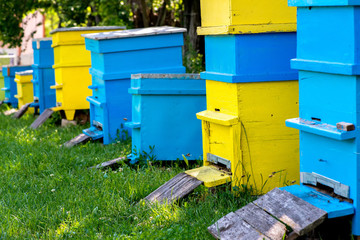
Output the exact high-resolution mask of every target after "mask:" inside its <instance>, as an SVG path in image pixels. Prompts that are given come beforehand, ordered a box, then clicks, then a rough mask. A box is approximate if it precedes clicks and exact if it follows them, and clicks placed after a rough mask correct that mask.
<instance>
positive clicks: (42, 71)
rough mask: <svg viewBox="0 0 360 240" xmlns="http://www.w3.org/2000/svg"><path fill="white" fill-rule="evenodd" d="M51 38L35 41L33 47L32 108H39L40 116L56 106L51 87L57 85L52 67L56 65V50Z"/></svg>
mask: <svg viewBox="0 0 360 240" xmlns="http://www.w3.org/2000/svg"><path fill="white" fill-rule="evenodd" d="M51 44H52V40H51V38H39V39H34V40H33V42H32V47H33V51H34V64H33V65H32V67H33V70H34V71H33V80H32V82H33V85H34V103H33V104H32V105H31V106H32V107H37V106H38V107H39V109H40V114H41V113H42V112H43V111H44V110H45V109H47V108H52V107H55V106H56V95H55V89H50V86H52V85H55V73H54V69H53V68H52V65H53V64H54V50H53V48H52V47H51Z"/></svg>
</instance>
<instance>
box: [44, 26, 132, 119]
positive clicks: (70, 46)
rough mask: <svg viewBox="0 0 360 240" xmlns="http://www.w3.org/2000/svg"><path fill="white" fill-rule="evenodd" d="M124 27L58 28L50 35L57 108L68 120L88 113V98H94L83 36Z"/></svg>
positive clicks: (89, 58)
mask: <svg viewBox="0 0 360 240" xmlns="http://www.w3.org/2000/svg"><path fill="white" fill-rule="evenodd" d="M124 28H125V27H74V28H58V29H56V30H54V31H52V32H51V34H52V40H53V43H52V47H53V48H54V65H53V68H54V69H55V82H56V85H54V86H51V89H55V90H56V108H54V109H53V110H55V111H59V110H64V112H65V115H66V118H67V119H68V120H73V119H74V116H75V111H76V110H80V109H89V102H88V101H86V97H87V96H90V95H91V90H90V89H88V86H90V85H91V75H90V73H89V68H90V67H91V57H90V52H89V51H87V50H86V49H85V39H84V38H83V37H82V36H81V34H86V33H97V32H109V31H115V30H121V29H124Z"/></svg>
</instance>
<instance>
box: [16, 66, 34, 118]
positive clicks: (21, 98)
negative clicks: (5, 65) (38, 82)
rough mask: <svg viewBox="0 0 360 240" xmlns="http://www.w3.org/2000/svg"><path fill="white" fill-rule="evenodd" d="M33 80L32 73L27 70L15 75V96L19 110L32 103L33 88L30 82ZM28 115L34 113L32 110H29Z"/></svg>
mask: <svg viewBox="0 0 360 240" xmlns="http://www.w3.org/2000/svg"><path fill="white" fill-rule="evenodd" d="M32 79H33V71H32V70H27V71H23V72H16V73H15V82H16V86H17V95H15V98H17V99H18V107H19V109H20V108H21V107H22V106H24V105H25V104H27V103H32V102H33V101H34V88H33V84H32V82H31V80H32ZM28 112H29V113H34V108H29V110H28Z"/></svg>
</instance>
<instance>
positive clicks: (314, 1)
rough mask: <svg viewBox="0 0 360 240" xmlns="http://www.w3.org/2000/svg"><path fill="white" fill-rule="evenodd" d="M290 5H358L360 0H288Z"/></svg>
mask: <svg viewBox="0 0 360 240" xmlns="http://www.w3.org/2000/svg"><path fill="white" fill-rule="evenodd" d="M288 5H289V6H290V7H309V6H358V5H360V0H288Z"/></svg>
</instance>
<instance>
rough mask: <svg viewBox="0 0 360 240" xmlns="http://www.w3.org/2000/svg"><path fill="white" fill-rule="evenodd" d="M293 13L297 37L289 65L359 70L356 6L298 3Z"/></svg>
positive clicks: (359, 19)
mask: <svg viewBox="0 0 360 240" xmlns="http://www.w3.org/2000/svg"><path fill="white" fill-rule="evenodd" d="M325 2H329V1H325ZM335 2H336V1H335ZM297 14H298V25H297V30H298V36H299V37H298V49H297V57H296V59H294V60H293V61H292V67H293V68H295V69H299V70H308V71H319V72H327V73H334V74H345V75H359V74H360V58H359V57H358V56H359V54H360V7H358V6H351V5H350V6H338V7H321V6H320V7H311V8H309V7H299V8H298V12H297Z"/></svg>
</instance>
